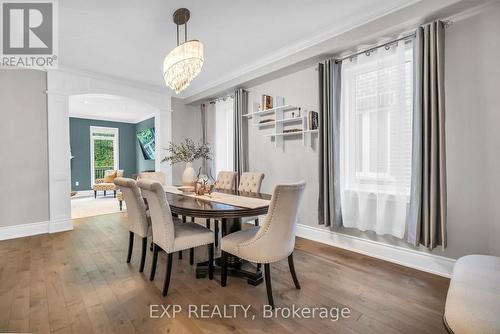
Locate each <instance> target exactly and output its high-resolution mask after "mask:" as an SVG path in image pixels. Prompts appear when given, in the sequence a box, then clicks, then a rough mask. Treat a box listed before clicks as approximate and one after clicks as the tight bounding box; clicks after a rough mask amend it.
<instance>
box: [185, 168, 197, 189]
mask: <svg viewBox="0 0 500 334" xmlns="http://www.w3.org/2000/svg"><path fill="white" fill-rule="evenodd" d="M195 184H196V172H195V170H194V168H193V163H192V162H186V168H184V172H182V185H183V186H194V185H195Z"/></svg>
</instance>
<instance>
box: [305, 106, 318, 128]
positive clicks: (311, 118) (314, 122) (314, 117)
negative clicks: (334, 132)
mask: <svg viewBox="0 0 500 334" xmlns="http://www.w3.org/2000/svg"><path fill="white" fill-rule="evenodd" d="M318 125H319V115H318V113H317V112H316V111H309V112H308V113H307V129H308V130H317V129H318Z"/></svg>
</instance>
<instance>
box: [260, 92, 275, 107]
mask: <svg viewBox="0 0 500 334" xmlns="http://www.w3.org/2000/svg"><path fill="white" fill-rule="evenodd" d="M260 105H261V107H260V110H268V109H273V97H272V96H269V95H262V99H261V101H260Z"/></svg>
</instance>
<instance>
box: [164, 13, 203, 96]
mask: <svg viewBox="0 0 500 334" xmlns="http://www.w3.org/2000/svg"><path fill="white" fill-rule="evenodd" d="M189 17H190V12H189V10H188V9H186V8H179V9H177V10H176V11H175V13H174V15H173V19H174V23H175V24H176V25H177V47H176V48H175V49H173V50H172V51H170V53H169V54H168V55H167V56H166V57H165V60H164V61H163V78H164V79H165V83H166V84H167V85H168V86H169V87H170V88H172V89H173V90H174V91H175V92H176V93H177V94H179V93H180V92H181V91H183V90H184V89H186V88H187V87H188V86H189V84H190V83H191V81H193V79H194V78H195V77H196V76H197V75H198V74H200V72H201V68H202V66H203V44H202V43H201V42H200V41H198V40H195V39H193V40H190V41H188V39H187V21H189ZM180 25H184V43H182V44H179V26H180Z"/></svg>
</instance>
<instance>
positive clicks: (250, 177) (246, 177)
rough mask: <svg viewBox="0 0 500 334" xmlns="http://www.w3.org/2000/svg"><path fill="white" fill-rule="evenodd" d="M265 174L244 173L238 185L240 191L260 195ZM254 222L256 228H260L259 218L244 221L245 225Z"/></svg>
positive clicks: (246, 218)
mask: <svg viewBox="0 0 500 334" xmlns="http://www.w3.org/2000/svg"><path fill="white" fill-rule="evenodd" d="M264 177H265V174H264V173H260V172H244V173H242V174H241V176H240V184H239V185H238V191H243V192H250V193H260V188H261V186H262V180H264ZM251 221H253V222H254V224H255V226H259V217H245V218H243V219H242V222H243V223H246V222H251Z"/></svg>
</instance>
